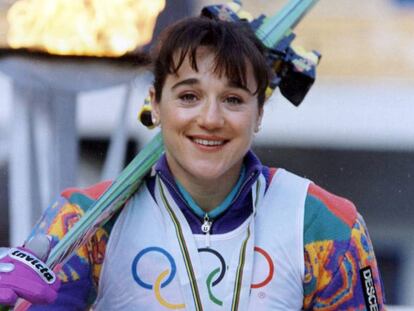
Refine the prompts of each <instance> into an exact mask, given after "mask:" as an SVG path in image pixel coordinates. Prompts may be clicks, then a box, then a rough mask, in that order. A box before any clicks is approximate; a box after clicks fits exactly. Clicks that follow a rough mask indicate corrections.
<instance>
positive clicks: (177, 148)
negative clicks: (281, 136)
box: [151, 48, 262, 183]
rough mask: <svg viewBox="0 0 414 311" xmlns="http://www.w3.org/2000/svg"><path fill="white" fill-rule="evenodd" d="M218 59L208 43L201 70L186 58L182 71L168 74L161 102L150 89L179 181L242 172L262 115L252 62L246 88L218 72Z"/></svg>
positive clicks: (212, 178)
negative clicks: (192, 66) (219, 74)
mask: <svg viewBox="0 0 414 311" xmlns="http://www.w3.org/2000/svg"><path fill="white" fill-rule="evenodd" d="M213 59H214V55H213V54H212V53H211V52H209V50H208V49H206V48H199V49H198V51H197V65H198V72H197V71H194V70H193V69H192V68H191V66H190V64H189V62H188V59H186V60H185V61H184V63H183V64H182V66H181V67H180V69H179V71H178V72H177V75H168V76H167V78H166V81H165V84H164V87H163V90H162V96H161V100H160V102H159V103H157V102H155V101H154V90H152V91H151V96H152V104H153V113H154V116H155V117H156V118H157V119H158V120H160V122H161V126H162V133H163V137H164V144H165V151H166V156H167V161H168V164H169V166H170V169H171V171H172V173H173V174H174V176H175V178H177V179H178V180H179V181H180V182H184V181H191V182H194V181H198V182H200V183H202V182H214V181H215V180H217V179H219V178H224V179H225V178H229V179H231V178H233V179H234V176H238V174H239V172H240V168H241V165H242V161H243V157H244V155H245V154H246V152H247V151H248V150H249V148H250V146H251V143H252V138H253V135H254V133H255V131H257V128H258V126H259V124H260V121H261V116H262V109H260V108H259V106H258V103H257V96H256V95H253V93H254V92H255V90H256V88H257V84H256V81H255V79H254V77H253V75H252V68H251V66H250V64H249V66H248V69H247V76H248V79H247V88H242V87H241V86H238V85H234V84H232V83H231V81H229V80H228V79H227V78H226V77H225V76H224V75H223V76H222V77H219V76H217V75H216V74H214V73H213V72H212V68H214V62H213ZM222 181H223V180H222Z"/></svg>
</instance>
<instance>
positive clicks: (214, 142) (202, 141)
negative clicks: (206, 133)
mask: <svg viewBox="0 0 414 311" xmlns="http://www.w3.org/2000/svg"><path fill="white" fill-rule="evenodd" d="M189 139H190V140H191V141H192V142H193V143H194V144H196V145H198V146H200V147H206V148H217V147H221V146H223V145H225V144H226V143H228V142H229V140H226V139H221V138H216V137H214V138H206V137H203V138H200V137H191V136H190V137H189Z"/></svg>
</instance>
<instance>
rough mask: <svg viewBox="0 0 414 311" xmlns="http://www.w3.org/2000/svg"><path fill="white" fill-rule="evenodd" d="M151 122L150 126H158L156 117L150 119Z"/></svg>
mask: <svg viewBox="0 0 414 311" xmlns="http://www.w3.org/2000/svg"><path fill="white" fill-rule="evenodd" d="M151 121H152V124H153V125H154V126H158V119H157V118H156V117H154V116H153V117H152V118H151Z"/></svg>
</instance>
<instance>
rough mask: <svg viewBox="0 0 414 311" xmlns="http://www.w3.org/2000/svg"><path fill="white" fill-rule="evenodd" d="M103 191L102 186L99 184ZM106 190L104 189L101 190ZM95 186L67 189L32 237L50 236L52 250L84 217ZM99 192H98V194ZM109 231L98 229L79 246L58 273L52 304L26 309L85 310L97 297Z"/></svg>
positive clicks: (43, 218) (39, 223) (45, 214)
mask: <svg viewBox="0 0 414 311" xmlns="http://www.w3.org/2000/svg"><path fill="white" fill-rule="evenodd" d="M98 187H101V188H102V185H98ZM103 188H105V187H103ZM93 191H96V186H95V187H91V188H89V189H86V191H77V190H75V189H70V190H67V191H65V192H63V193H62V196H61V197H60V198H59V199H58V200H57V201H56V202H55V203H54V204H52V205H51V206H50V207H49V208H48V209H47V210H46V211H45V212H44V214H43V215H42V217H41V219H40V220H39V222H38V223H37V225H36V226H35V228H34V229H33V231H32V233H31V236H33V235H36V234H39V233H43V234H48V235H49V236H51V237H52V247H54V246H55V245H56V244H57V242H58V241H59V240H60V239H62V238H63V236H64V235H65V234H66V233H67V232H68V230H69V229H70V228H71V227H72V226H73V225H74V224H75V223H76V222H77V221H78V220H79V219H80V217H82V216H83V214H84V213H85V211H86V210H87V209H88V207H89V206H90V205H91V204H92V203H93V202H94V199H95V198H96V197H97V196H98V195H97V193H94V192H93ZM98 192H99V191H98ZM107 240H108V232H107V231H106V230H105V229H103V228H100V229H98V231H97V232H96V233H95V234H94V235H93V236H92V238H91V239H90V241H89V242H88V243H86V244H85V245H82V246H81V247H80V248H79V249H78V250H77V252H76V253H75V254H74V255H72V257H71V258H70V259H69V260H68V261H67V262H66V263H65V264H64V265H63V266H61V267H60V269H59V270H58V272H57V275H58V277H59V278H60V280H61V282H62V283H61V287H60V289H59V292H58V298H57V300H56V301H55V302H54V303H53V304H51V305H47V306H45V305H39V306H36V305H32V306H31V307H30V308H29V310H31V311H33V310H44V311H48V310H54V311H57V310H58V311H69V310H71V311H72V310H87V309H88V308H89V306H91V305H92V303H93V301H94V299H95V297H96V288H97V284H98V278H99V274H100V269H101V266H102V263H103V258H104V253H105V248H106V243H107Z"/></svg>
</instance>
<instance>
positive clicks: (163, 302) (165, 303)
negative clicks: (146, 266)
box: [132, 246, 185, 309]
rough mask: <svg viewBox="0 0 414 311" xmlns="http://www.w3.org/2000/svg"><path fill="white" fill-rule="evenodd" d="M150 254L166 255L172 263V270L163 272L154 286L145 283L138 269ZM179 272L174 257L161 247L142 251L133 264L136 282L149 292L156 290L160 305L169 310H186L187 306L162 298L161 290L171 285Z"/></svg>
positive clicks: (133, 274)
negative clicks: (144, 257) (143, 259)
mask: <svg viewBox="0 0 414 311" xmlns="http://www.w3.org/2000/svg"><path fill="white" fill-rule="evenodd" d="M149 252H158V253H161V254H162V255H164V256H165V257H166V258H167V260H168V261H169V263H170V266H171V269H166V270H164V271H162V272H161V273H160V274H159V275H158V277H157V278H156V280H155V282H154V285H151V284H148V283H146V282H144V281H143V280H142V279H141V278H140V276H139V275H138V272H137V267H138V263H139V261H140V260H141V258H142V257H143V256H144V255H145V254H147V253H149ZM176 272H177V267H176V265H175V261H174V259H173V257H172V256H171V254H170V253H168V252H167V251H166V250H165V249H163V248H161V247H155V246H153V247H147V248H144V249H143V250H142V251H140V252H139V253H138V254H137V256H136V257H135V258H134V261H133V262H132V276H133V278H134V280H135V282H137V283H138V284H139V285H140V286H142V287H143V288H146V289H149V290H154V293H155V298H156V299H157V301H158V302H159V303H160V305H162V306H164V307H166V308H168V309H184V308H185V304H174V303H170V302H168V301H167V300H165V299H164V298H163V297H162V296H161V288H164V287H165V286H167V285H168V284H170V283H171V281H172V280H173V279H174V277H175V274H176ZM167 276H168V278H167V279H166V280H165V281H163V280H164V279H165V278H166V277H167Z"/></svg>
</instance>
